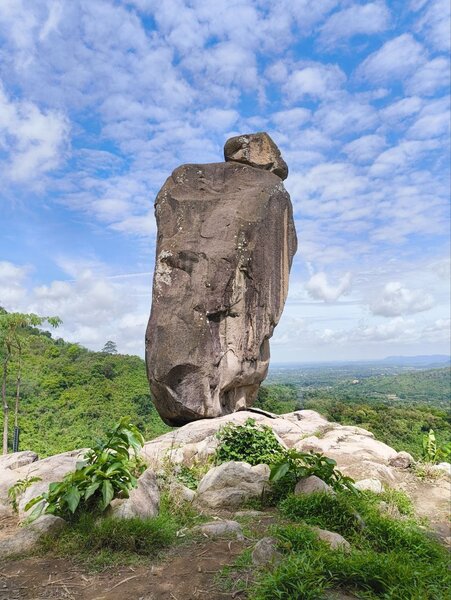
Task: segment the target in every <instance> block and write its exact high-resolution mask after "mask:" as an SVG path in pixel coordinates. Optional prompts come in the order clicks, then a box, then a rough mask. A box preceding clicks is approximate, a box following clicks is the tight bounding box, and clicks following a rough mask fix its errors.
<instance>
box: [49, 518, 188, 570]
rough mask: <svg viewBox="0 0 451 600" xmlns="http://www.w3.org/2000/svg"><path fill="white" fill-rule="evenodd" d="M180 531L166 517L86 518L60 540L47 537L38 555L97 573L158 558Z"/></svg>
mask: <svg viewBox="0 0 451 600" xmlns="http://www.w3.org/2000/svg"><path fill="white" fill-rule="evenodd" d="M177 529H178V523H177V521H176V519H174V518H171V517H170V516H169V515H165V514H163V515H160V516H158V517H155V518H153V519H123V520H121V519H113V518H106V519H101V520H100V519H98V520H96V519H95V518H94V517H93V516H92V515H83V516H82V517H81V518H80V520H79V521H78V522H77V523H75V524H73V525H71V526H69V527H67V528H66V529H65V530H63V532H62V533H61V535H60V536H59V537H58V538H56V539H55V538H53V537H44V538H43V539H42V540H41V543H40V548H39V552H40V553H42V554H52V555H53V556H59V557H65V558H71V559H73V560H75V561H77V562H81V563H83V564H84V565H86V566H87V567H88V568H89V569H90V570H94V571H96V570H102V569H104V568H106V567H109V566H114V565H119V564H121V565H123V564H136V563H139V562H141V561H142V559H145V558H151V557H155V556H158V555H159V554H160V553H161V552H162V551H163V550H164V549H166V548H168V547H169V546H171V545H172V544H174V543H175V542H176V541H177V538H176V532H177Z"/></svg>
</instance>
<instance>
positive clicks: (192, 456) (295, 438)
mask: <svg viewBox="0 0 451 600" xmlns="http://www.w3.org/2000/svg"><path fill="white" fill-rule="evenodd" d="M249 418H251V419H254V420H255V421H256V423H258V424H259V425H267V426H268V427H271V429H272V430H273V431H274V433H275V434H276V436H277V438H278V440H279V441H280V443H281V444H282V446H286V447H287V448H291V447H292V446H294V444H296V443H297V442H300V441H301V440H302V438H305V437H306V436H311V435H312V434H313V433H318V432H322V431H325V430H326V429H330V428H331V427H334V426H337V427H341V425H336V424H332V423H329V422H328V421H327V420H326V419H324V417H322V416H321V415H320V414H318V413H317V412H315V411H313V410H299V411H296V412H293V413H289V414H287V415H277V416H276V417H275V418H270V417H267V416H265V415H262V414H258V413H253V412H250V411H239V412H236V413H232V414H230V415H224V416H223V417H219V418H217V419H202V420H200V421H194V422H192V423H188V424H187V425H185V426H184V427H181V428H180V429H177V430H175V431H170V432H169V433H166V434H164V435H162V436H160V437H159V438H157V439H155V440H151V441H149V442H147V443H146V444H145V445H144V448H143V450H142V455H143V458H144V459H145V460H146V461H148V463H149V464H150V465H152V466H154V467H155V468H159V467H160V466H161V464H162V461H163V460H168V459H169V460H170V461H171V462H173V463H176V464H178V463H185V464H193V463H195V462H198V461H200V462H202V461H204V460H205V459H207V458H208V457H209V456H211V455H212V454H214V452H215V450H216V448H217V446H218V443H219V442H218V439H217V437H216V434H217V433H218V431H219V430H220V429H221V427H224V425H226V424H227V423H234V424H236V425H243V424H244V423H245V421H246V420H247V419H249ZM362 431H363V430H362ZM368 435H372V434H370V433H368Z"/></svg>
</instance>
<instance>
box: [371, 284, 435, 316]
mask: <svg viewBox="0 0 451 600" xmlns="http://www.w3.org/2000/svg"><path fill="white" fill-rule="evenodd" d="M433 305H434V298H433V297H432V295H431V294H429V293H427V292H425V291H423V290H410V289H408V288H407V287H405V286H403V284H402V283H400V282H399V281H390V282H389V283H387V284H386V285H385V287H384V289H383V291H382V293H380V295H379V296H378V297H376V298H375V299H374V300H373V301H372V302H371V304H370V309H371V312H372V313H373V314H374V315H380V316H383V317H397V316H400V315H408V314H414V313H418V312H423V311H425V310H429V309H430V308H431V307H432V306H433Z"/></svg>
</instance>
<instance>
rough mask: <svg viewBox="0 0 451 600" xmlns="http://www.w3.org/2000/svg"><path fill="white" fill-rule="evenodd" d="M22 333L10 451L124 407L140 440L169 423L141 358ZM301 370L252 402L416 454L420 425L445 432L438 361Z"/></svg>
mask: <svg viewBox="0 0 451 600" xmlns="http://www.w3.org/2000/svg"><path fill="white" fill-rule="evenodd" d="M23 336H24V344H23V346H24V355H23V366H22V385H21V401H20V405H19V426H20V449H22V450H24V449H31V450H34V451H36V452H38V454H39V455H40V456H48V455H51V454H55V453H58V452H63V451H66V450H70V449H72V448H79V447H83V446H90V445H92V443H93V442H94V441H95V440H96V439H97V438H99V437H101V436H102V435H103V434H104V433H105V431H106V430H107V429H108V428H109V427H111V426H112V425H113V424H114V423H115V422H117V421H118V420H119V419H120V417H122V416H124V415H127V416H129V417H130V419H131V421H132V422H133V423H136V424H137V426H138V427H139V429H140V430H141V431H142V432H143V434H144V437H145V438H146V439H151V438H153V437H155V436H157V435H160V434H161V433H164V432H165V431H168V430H169V428H168V427H167V426H166V425H165V424H164V423H163V422H162V421H161V419H160V417H159V416H158V413H157V412H156V410H155V408H154V406H153V404H152V401H151V396H150V392H149V386H148V383H147V378H146V372H145V364H144V361H143V360H142V359H141V358H139V357H138V356H129V355H121V354H114V353H108V352H92V351H90V350H87V349H86V348H83V347H81V346H79V345H77V344H71V343H68V342H65V341H64V340H62V339H60V338H58V339H53V338H52V336H51V335H50V333H48V332H42V331H40V330H38V329H37V328H32V327H29V328H27V329H26V331H25V332H24V333H23ZM16 372H17V361H14V360H13V361H12V362H11V363H10V368H9V374H8V380H7V398H8V403H9V406H10V415H11V417H10V435H9V440H10V448H11V443H12V436H13V425H14V422H13V421H14V420H13V418H12V412H13V408H14V402H15V393H16V386H15V383H16V382H15V379H16ZM301 375H302V374H301ZM301 375H297V376H296V374H295V372H294V371H292V372H290V373H289V374H287V376H286V379H287V381H288V382H289V383H271V382H270V383H269V384H266V385H264V386H262V388H261V389H260V392H259V398H258V400H257V402H256V406H257V407H260V408H263V409H265V410H268V411H270V412H275V413H279V414H280V413H286V412H291V411H293V410H296V409H299V408H310V409H314V410H317V411H318V412H320V413H321V414H323V415H324V416H326V417H327V418H328V419H329V420H331V421H337V422H340V423H343V424H356V425H359V426H361V427H364V428H366V429H369V430H370V431H372V432H373V433H374V434H375V435H376V437H377V438H378V439H380V440H382V441H384V442H386V443H387V444H389V445H391V446H393V447H394V448H396V449H397V450H408V451H409V452H411V453H412V454H414V455H415V456H416V457H420V456H421V444H422V437H423V435H424V434H426V433H427V432H428V431H429V429H431V428H432V429H434V431H435V433H436V435H437V440H438V443H439V444H442V443H444V442H446V441H447V440H449V438H450V417H449V413H448V412H447V408H448V402H449V382H450V379H449V376H450V375H449V369H448V368H442V369H433V370H423V371H421V370H416V371H412V372H402V373H399V374H395V375H377V376H370V377H365V378H360V379H359V380H358V383H352V381H350V380H349V377H348V378H344V379H343V377H341V378H338V377H337V378H336V379H335V380H333V378H332V375H331V374H330V373H329V374H328V373H327V371H322V370H321V369H317V370H316V371H312V372H311V373H310V374H309V375H308V377H307V378H306V377H301ZM296 377H297V379H296ZM278 381H281V379H280V377H278ZM315 382H316V385H315ZM0 426H1V427H2V426H3V415H2V414H0Z"/></svg>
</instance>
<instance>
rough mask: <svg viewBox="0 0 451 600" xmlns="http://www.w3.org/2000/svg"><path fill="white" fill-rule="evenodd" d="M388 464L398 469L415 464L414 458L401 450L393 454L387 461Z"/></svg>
mask: <svg viewBox="0 0 451 600" xmlns="http://www.w3.org/2000/svg"><path fill="white" fill-rule="evenodd" d="M388 464H389V465H390V466H391V467H398V469H408V468H409V467H412V466H413V465H414V464H415V459H414V458H413V456H412V455H411V454H409V453H408V452H404V450H401V452H398V454H397V455H396V456H393V458H391V459H390V460H389V461H388Z"/></svg>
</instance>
